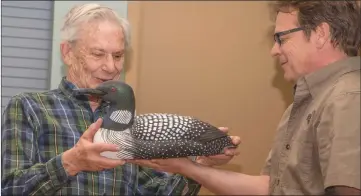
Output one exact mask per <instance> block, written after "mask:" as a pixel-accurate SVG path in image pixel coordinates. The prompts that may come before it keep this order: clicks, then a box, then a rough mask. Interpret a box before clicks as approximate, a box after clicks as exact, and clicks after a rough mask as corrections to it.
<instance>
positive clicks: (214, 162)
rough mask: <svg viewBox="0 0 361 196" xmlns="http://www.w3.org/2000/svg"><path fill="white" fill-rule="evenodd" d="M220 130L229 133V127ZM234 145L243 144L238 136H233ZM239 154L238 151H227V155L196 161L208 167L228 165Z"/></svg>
mask: <svg viewBox="0 0 361 196" xmlns="http://www.w3.org/2000/svg"><path fill="white" fill-rule="evenodd" d="M219 129H220V130H221V131H223V132H225V133H227V132H228V128H227V127H219ZM231 138H232V143H233V144H234V145H239V144H240V143H241V139H240V138H239V137H238V136H231ZM238 154H239V152H237V151H236V149H226V150H225V154H221V155H214V156H209V157H206V156H199V157H197V159H196V162H197V163H199V164H202V165H206V166H220V165H224V164H227V163H228V162H229V161H230V160H232V158H233V157H234V156H236V155H238Z"/></svg>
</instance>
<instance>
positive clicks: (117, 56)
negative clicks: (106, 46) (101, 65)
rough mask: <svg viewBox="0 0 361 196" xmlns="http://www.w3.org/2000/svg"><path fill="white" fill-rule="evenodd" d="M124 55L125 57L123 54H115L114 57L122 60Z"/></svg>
mask: <svg viewBox="0 0 361 196" xmlns="http://www.w3.org/2000/svg"><path fill="white" fill-rule="evenodd" d="M122 57H123V55H122V54H121V55H114V57H113V58H114V59H116V60H120V59H121V58H122Z"/></svg>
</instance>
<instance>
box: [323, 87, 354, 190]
mask: <svg viewBox="0 0 361 196" xmlns="http://www.w3.org/2000/svg"><path fill="white" fill-rule="evenodd" d="M317 141H318V150H319V158H320V166H321V170H322V174H323V178H324V188H325V189H326V188H327V187H330V186H349V187H353V188H358V189H360V92H351V93H346V94H343V95H340V96H338V97H336V98H335V99H333V101H332V102H330V103H328V104H327V105H326V106H325V109H324V111H323V113H322V114H321V118H320V121H319V123H318V126H317Z"/></svg>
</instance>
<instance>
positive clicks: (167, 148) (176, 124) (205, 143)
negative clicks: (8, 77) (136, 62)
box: [75, 81, 236, 159]
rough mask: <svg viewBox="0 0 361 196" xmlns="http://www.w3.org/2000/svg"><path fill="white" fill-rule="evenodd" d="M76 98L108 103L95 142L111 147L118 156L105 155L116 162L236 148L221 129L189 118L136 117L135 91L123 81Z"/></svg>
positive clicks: (205, 154)
mask: <svg viewBox="0 0 361 196" xmlns="http://www.w3.org/2000/svg"><path fill="white" fill-rule="evenodd" d="M75 93H76V94H78V95H79V94H91V95H98V96H101V97H102V100H103V101H106V102H108V103H109V108H108V111H107V112H106V113H105V115H104V117H103V124H102V126H101V128H100V129H99V130H98V131H97V133H96V134H95V136H94V139H93V142H105V143H112V144H116V145H118V146H119V151H118V152H103V153H102V155H103V156H105V157H108V158H113V159H155V158H176V157H187V156H210V155H216V154H222V153H224V149H225V148H234V147H236V146H235V145H233V144H232V140H231V138H230V137H229V136H228V135H227V134H226V133H224V132H222V131H221V130H219V129H218V128H216V127H214V126H212V125H211V124H209V123H206V122H203V121H201V120H198V119H196V118H193V117H190V116H181V115H176V114H165V113H150V114H142V115H137V116H136V115H135V95H134V91H133V89H132V88H131V87H130V86H129V85H127V84H126V83H124V82H121V81H107V82H104V83H102V84H100V85H99V86H98V87H97V88H96V89H78V90H76V91H75Z"/></svg>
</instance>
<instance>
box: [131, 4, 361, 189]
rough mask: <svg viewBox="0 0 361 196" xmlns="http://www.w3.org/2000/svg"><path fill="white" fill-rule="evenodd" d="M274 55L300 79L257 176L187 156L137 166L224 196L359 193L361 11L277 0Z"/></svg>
mask: <svg viewBox="0 0 361 196" xmlns="http://www.w3.org/2000/svg"><path fill="white" fill-rule="evenodd" d="M275 8H276V10H275V11H276V13H277V18H276V25H275V34H274V38H275V44H274V46H273V48H272V51H271V54H272V56H274V57H276V58H277V59H278V60H279V62H280V64H281V66H282V68H283V69H284V77H285V79H286V80H289V81H294V82H296V84H297V86H296V90H295V93H294V102H293V104H291V105H290V106H289V108H288V109H287V110H286V112H285V113H284V115H283V117H282V119H281V121H280V124H279V127H278V132H277V135H276V137H275V142H274V145H273V148H272V149H271V151H270V153H269V156H268V158H267V161H266V164H265V167H264V168H263V170H262V172H261V175H260V176H251V175H246V174H240V173H233V172H227V171H222V170H217V169H213V168H208V167H204V166H201V165H198V164H194V163H192V162H190V161H188V160H185V159H174V160H173V159H169V160H165V161H161V160H153V161H144V160H137V161H132V162H135V163H137V164H141V165H147V166H150V167H153V168H156V169H159V170H164V171H170V172H176V173H181V174H183V175H185V176H188V177H190V178H192V179H194V180H196V181H198V182H199V183H201V184H202V185H203V186H204V187H206V188H208V189H209V190H211V191H212V192H214V193H217V194H220V195H226V194H229V195H240V194H245V195H255V194H261V195H266V194H271V195H324V194H326V195H352V194H355V195H360V193H361V192H360V57H359V56H357V53H358V50H359V48H360V22H361V21H360V8H359V7H358V6H357V3H356V1H351V0H348V1H283V0H282V1H279V2H277V3H276V4H275Z"/></svg>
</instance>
